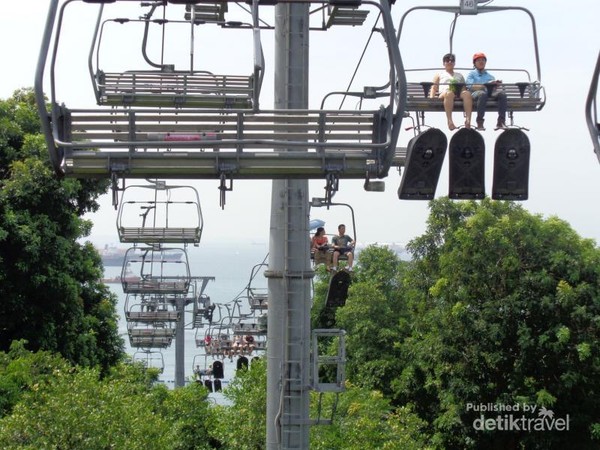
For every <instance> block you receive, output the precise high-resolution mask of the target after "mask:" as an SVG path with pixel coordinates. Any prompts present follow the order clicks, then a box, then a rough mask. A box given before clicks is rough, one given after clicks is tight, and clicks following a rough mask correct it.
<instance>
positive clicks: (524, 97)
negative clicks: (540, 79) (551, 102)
mask: <svg viewBox="0 0 600 450" xmlns="http://www.w3.org/2000/svg"><path fill="white" fill-rule="evenodd" d="M432 84H433V83H432V82H429V81H422V82H409V83H407V96H406V110H407V111H409V112H413V111H414V112H443V111H444V104H443V102H442V101H441V100H440V99H439V98H430V97H429V90H430V88H431V86H432ZM502 91H504V93H505V94H506V100H507V104H508V111H515V112H516V111H539V110H540V109H542V108H543V107H544V104H545V103H546V98H545V95H544V89H543V87H542V86H540V85H539V83H529V82H523V83H503V84H502ZM454 109H455V110H459V111H460V110H462V109H463V108H462V100H460V99H457V100H455V108H454ZM486 110H487V111H498V101H497V100H496V99H495V98H494V97H490V98H488V101H487V105H486Z"/></svg>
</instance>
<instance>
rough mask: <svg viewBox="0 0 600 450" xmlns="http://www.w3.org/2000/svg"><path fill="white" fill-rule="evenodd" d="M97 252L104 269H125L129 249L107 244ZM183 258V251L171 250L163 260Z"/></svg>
mask: <svg viewBox="0 0 600 450" xmlns="http://www.w3.org/2000/svg"><path fill="white" fill-rule="evenodd" d="M96 250H98V253H99V254H100V258H102V264H103V265H104V267H109V266H116V267H123V261H124V260H125V254H126V253H127V250H128V249H127V248H122V247H117V246H115V245H108V244H106V245H105V246H104V248H98V247H96ZM182 256H183V251H173V250H169V251H168V252H165V254H164V255H163V258H164V259H166V260H168V261H179V260H181V257H182Z"/></svg>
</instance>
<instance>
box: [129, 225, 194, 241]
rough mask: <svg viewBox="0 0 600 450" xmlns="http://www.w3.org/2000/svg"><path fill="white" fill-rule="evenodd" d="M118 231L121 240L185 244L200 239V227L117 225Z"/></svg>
mask: <svg viewBox="0 0 600 450" xmlns="http://www.w3.org/2000/svg"><path fill="white" fill-rule="evenodd" d="M118 232H119V239H120V241H121V242H127V243H136V242H143V243H147V244H153V243H170V244H176V243H184V244H186V243H196V242H199V241H200V234H201V228H200V227H194V228H164V227H159V228H154V227H119V228H118Z"/></svg>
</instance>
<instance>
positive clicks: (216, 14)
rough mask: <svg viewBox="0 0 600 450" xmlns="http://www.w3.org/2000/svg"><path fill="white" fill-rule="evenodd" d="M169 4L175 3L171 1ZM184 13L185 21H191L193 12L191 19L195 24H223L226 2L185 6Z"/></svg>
mask: <svg viewBox="0 0 600 450" xmlns="http://www.w3.org/2000/svg"><path fill="white" fill-rule="evenodd" d="M171 3H176V2H173V1H171ZM185 11H186V13H185V20H192V12H193V19H194V21H196V22H198V21H202V22H223V21H224V20H225V13H226V12H227V2H214V3H196V4H194V5H190V4H187V5H185Z"/></svg>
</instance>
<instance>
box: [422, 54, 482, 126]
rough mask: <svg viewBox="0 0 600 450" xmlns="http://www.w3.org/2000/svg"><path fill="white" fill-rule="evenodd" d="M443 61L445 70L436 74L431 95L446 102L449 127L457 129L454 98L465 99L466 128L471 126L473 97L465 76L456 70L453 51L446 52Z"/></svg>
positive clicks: (445, 107) (445, 109)
mask: <svg viewBox="0 0 600 450" xmlns="http://www.w3.org/2000/svg"><path fill="white" fill-rule="evenodd" d="M442 61H443V63H444V71H443V72H440V73H437V74H435V76H434V77H433V86H432V87H431V91H430V93H429V96H430V97H431V98H439V99H440V100H442V101H443V102H444V111H445V112H446V120H447V121H448V128H449V129H450V130H455V129H456V125H454V121H453V120H452V110H453V109H454V99H455V98H460V99H461V100H462V101H463V107H464V110H465V128H471V114H472V112H473V99H472V98H471V94H470V92H469V91H468V90H467V88H466V85H465V78H464V77H463V76H462V75H461V74H460V73H458V72H455V71H454V64H455V63H456V57H455V56H454V55H453V54H452V53H446V54H445V55H444V56H443V58H442Z"/></svg>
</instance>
